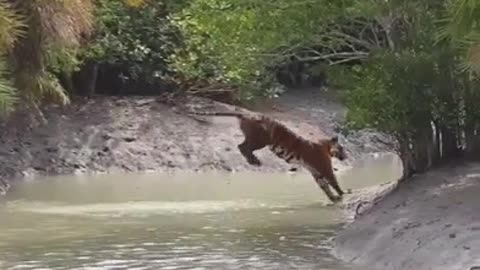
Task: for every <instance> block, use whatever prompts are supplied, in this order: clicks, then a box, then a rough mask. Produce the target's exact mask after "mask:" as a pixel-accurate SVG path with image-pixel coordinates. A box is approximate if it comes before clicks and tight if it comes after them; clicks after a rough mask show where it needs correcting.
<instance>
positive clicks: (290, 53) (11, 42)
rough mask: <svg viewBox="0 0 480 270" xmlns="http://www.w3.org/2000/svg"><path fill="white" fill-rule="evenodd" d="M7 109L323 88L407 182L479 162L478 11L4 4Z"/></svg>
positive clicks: (461, 1)
mask: <svg viewBox="0 0 480 270" xmlns="http://www.w3.org/2000/svg"><path fill="white" fill-rule="evenodd" d="M0 18H1V20H0V50H1V52H2V58H0V109H1V110H2V111H3V112H8V111H11V110H12V108H14V105H15V104H22V105H23V104H31V105H34V106H33V107H34V108H37V107H36V106H37V104H39V103H40V102H43V101H57V102H61V103H63V104H65V103H67V102H68V100H69V98H71V97H75V96H76V95H93V94H159V93H161V92H163V91H169V90H172V89H180V90H185V91H190V92H192V93H208V92H214V93H215V92H218V91H219V90H221V91H220V92H228V93H229V94H230V95H232V96H233V98H235V99H240V100H248V99H255V98H257V97H259V96H267V97H272V96H276V95H278V94H279V93H281V92H282V91H285V87H284V86H285V85H294V86H295V85H299V84H300V85H301V84H302V83H305V82H310V83H314V82H321V83H325V80H327V82H328V84H329V85H330V87H332V88H335V89H338V90H339V91H341V93H342V94H343V97H344V98H345V103H346V104H347V106H348V107H349V114H348V120H349V121H348V125H349V127H350V128H364V127H369V128H374V129H378V130H381V131H384V132H388V133H390V134H393V135H394V136H395V137H396V139H397V140H398V142H399V144H398V145H399V147H398V149H397V150H398V152H399V153H400V155H401V157H402V160H403V161H404V164H405V166H404V167H405V176H409V175H411V174H412V173H415V172H421V171H424V170H426V169H428V168H429V167H430V166H432V165H435V164H437V163H439V162H441V161H442V160H444V159H447V158H450V157H453V156H457V155H459V154H464V153H466V154H468V155H469V156H478V154H479V151H480V117H479V116H480V107H479V106H477V105H476V104H478V103H479V102H480V94H479V90H480V89H479V88H480V77H479V76H478V74H477V73H478V72H479V71H480V2H479V1H476V0H436V1H433V0H431V1H429V0H427V1H421V0H409V1H406V0H387V1H385V0H382V1H380V0H365V1H355V0H336V1H329V0H276V1H266V0H262V1H260V0H190V1H173V0H171V1H168V0H161V1H160V0H158V1H155V0H124V1H118V0H96V1H92V2H90V1H81V0H72V1H65V0H57V1H45V0H28V1H0Z"/></svg>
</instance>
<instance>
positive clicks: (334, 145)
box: [328, 136, 347, 161]
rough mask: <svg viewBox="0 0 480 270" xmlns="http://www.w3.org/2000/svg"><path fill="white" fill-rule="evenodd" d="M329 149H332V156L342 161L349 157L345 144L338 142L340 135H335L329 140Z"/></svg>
mask: <svg viewBox="0 0 480 270" xmlns="http://www.w3.org/2000/svg"><path fill="white" fill-rule="evenodd" d="M328 143H329V149H330V156H331V157H335V158H338V159H339V160H340V161H343V160H345V159H347V154H346V153H345V149H344V148H343V146H342V145H341V144H340V143H339V142H338V136H333V137H332V138H330V139H329V140H328Z"/></svg>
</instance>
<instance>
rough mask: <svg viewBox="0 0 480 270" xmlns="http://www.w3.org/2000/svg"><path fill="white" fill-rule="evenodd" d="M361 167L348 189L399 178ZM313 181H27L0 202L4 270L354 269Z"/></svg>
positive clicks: (336, 221)
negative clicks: (336, 253) (334, 251)
mask: <svg viewBox="0 0 480 270" xmlns="http://www.w3.org/2000/svg"><path fill="white" fill-rule="evenodd" d="M400 167H401V165H400V163H399V161H398V158H396V156H393V155H384V156H380V157H377V158H374V157H371V158H366V159H363V160H361V161H359V162H357V164H355V166H354V167H353V168H352V169H349V170H347V171H345V172H343V173H341V174H340V176H339V179H340V182H341V185H342V186H343V187H344V188H352V189H354V190H355V189H357V188H362V187H366V186H370V185H375V184H379V183H383V182H388V181H391V180H394V179H395V178H397V177H398V175H399V173H400V172H401V169H400ZM326 203H327V201H326V197H325V196H324V195H323V193H322V192H321V191H320V190H319V189H318V188H317V187H316V185H315V183H314V182H313V180H312V179H311V177H310V176H309V175H308V174H303V173H299V174H295V175H289V174H262V173H235V174H221V173H218V174H214V173H208V174H207V173H204V174H175V175H166V174H165V175H160V174H144V175H100V176H69V177H55V178H48V179H37V180H34V181H25V182H22V183H20V184H17V185H15V186H14V188H13V189H12V191H11V192H10V193H9V194H8V195H7V196H6V197H3V198H0V269H136V270H140V269H165V270H166V269H329V270H347V269H352V268H351V267H349V266H348V265H346V264H344V263H342V262H340V261H338V260H337V259H335V258H334V257H333V256H332V255H331V247H332V245H331V243H332V238H333V237H334V236H335V232H336V231H337V230H338V229H339V228H340V226H341V225H342V222H343V221H344V219H343V216H342V213H341V211H340V210H339V209H338V208H337V207H336V206H328V205H326Z"/></svg>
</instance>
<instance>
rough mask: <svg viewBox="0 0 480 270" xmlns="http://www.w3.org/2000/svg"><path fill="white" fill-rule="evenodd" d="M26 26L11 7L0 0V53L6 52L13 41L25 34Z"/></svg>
mask: <svg viewBox="0 0 480 270" xmlns="http://www.w3.org/2000/svg"><path fill="white" fill-rule="evenodd" d="M25 28H26V25H25V23H24V21H23V18H22V17H21V16H20V15H18V14H17V13H16V12H15V10H14V9H13V8H12V6H11V5H10V4H9V3H7V2H6V1H4V0H0V51H1V52H6V51H7V50H9V49H10V48H12V47H13V45H14V43H15V41H16V40H17V39H18V38H19V37H21V36H22V35H24V34H25Z"/></svg>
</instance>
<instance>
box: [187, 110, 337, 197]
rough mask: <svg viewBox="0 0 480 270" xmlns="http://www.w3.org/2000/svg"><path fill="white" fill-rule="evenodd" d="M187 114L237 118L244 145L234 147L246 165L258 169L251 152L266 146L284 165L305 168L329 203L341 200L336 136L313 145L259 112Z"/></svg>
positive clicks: (257, 161)
mask: <svg viewBox="0 0 480 270" xmlns="http://www.w3.org/2000/svg"><path fill="white" fill-rule="evenodd" d="M188 114H190V115H204V116H225V117H236V118H237V119H238V120H239V125H240V130H241V131H242V133H243V135H244V140H243V142H242V143H240V144H239V145H238V146H237V147H238V150H239V151H240V153H241V154H242V155H243V157H244V158H245V159H246V161H247V162H248V163H249V164H251V165H254V166H261V165H262V162H261V161H260V160H259V159H258V158H257V157H256V156H255V155H254V153H253V152H254V151H256V150H260V149H262V148H264V147H266V146H268V148H269V149H270V151H272V152H273V153H274V154H275V155H276V156H277V157H279V158H281V159H283V160H284V161H286V162H287V163H289V164H291V165H297V166H302V167H304V168H305V169H307V170H308V171H309V172H310V173H311V174H312V176H313V178H314V180H315V182H316V183H317V185H318V186H319V187H320V188H321V189H322V190H323V192H324V193H325V194H326V195H327V197H328V199H329V200H330V201H331V202H333V203H336V202H338V201H340V200H341V199H342V198H343V195H344V194H345V192H344V191H343V190H342V188H340V185H339V184H338V181H337V179H336V176H335V174H334V168H333V166H332V160H331V158H332V157H335V158H337V159H339V160H340V161H344V160H346V159H347V155H346V151H345V149H344V147H343V146H342V145H341V144H340V143H339V141H338V136H336V135H335V136H333V137H330V138H323V139H320V140H318V141H316V142H314V141H310V140H306V139H305V138H303V137H300V136H299V135H297V134H296V133H295V132H293V131H292V130H291V129H289V128H287V127H286V126H285V125H284V124H282V123H280V122H278V121H276V120H274V119H272V118H270V117H268V116H266V115H264V114H261V113H248V114H247V113H241V112H188ZM330 186H331V187H333V189H334V190H335V191H336V193H337V194H338V195H337V196H336V195H334V194H333V192H332V190H331V189H330Z"/></svg>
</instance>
